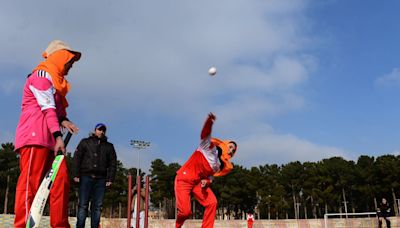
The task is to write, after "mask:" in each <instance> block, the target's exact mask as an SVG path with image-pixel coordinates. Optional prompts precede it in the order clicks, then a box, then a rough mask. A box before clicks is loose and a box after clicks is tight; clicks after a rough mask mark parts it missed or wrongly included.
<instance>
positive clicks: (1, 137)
mask: <svg viewBox="0 0 400 228" xmlns="http://www.w3.org/2000/svg"><path fill="white" fill-rule="evenodd" d="M14 137H15V135H14V132H9V131H0V143H6V142H14Z"/></svg>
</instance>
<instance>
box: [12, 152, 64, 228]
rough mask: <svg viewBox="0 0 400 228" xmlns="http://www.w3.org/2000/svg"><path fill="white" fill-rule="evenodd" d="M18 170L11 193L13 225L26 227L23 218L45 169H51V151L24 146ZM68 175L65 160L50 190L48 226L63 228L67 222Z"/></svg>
mask: <svg viewBox="0 0 400 228" xmlns="http://www.w3.org/2000/svg"><path fill="white" fill-rule="evenodd" d="M19 152H20V161H19V164H20V171H21V174H20V175H19V178H18V183H17V189H16V193H15V208H14V212H15V219H14V227H21V228H22V227H26V219H27V218H28V216H29V210H30V207H31V204H32V201H33V199H34V197H35V194H36V192H37V190H38V188H39V186H40V183H41V181H42V179H43V177H44V176H45V175H46V172H47V171H48V170H49V169H50V168H51V164H52V162H53V160H54V153H53V152H52V151H50V150H49V149H48V148H45V147H41V146H26V147H23V148H21V149H19ZM69 188H70V183H69V177H68V170H67V165H66V161H65V160H64V161H63V162H62V163H61V166H60V169H59V171H58V174H57V176H56V179H55V180H54V183H53V187H52V188H51V190H50V196H49V198H50V224H51V227H57V228H66V227H68V228H69V227H70V225H69V223H68V198H69Z"/></svg>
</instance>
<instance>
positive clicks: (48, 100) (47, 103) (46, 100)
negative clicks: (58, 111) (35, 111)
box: [29, 85, 56, 111]
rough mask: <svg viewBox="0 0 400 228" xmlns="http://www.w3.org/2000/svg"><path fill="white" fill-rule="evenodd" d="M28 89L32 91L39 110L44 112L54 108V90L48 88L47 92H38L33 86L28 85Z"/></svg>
mask: <svg viewBox="0 0 400 228" xmlns="http://www.w3.org/2000/svg"><path fill="white" fill-rule="evenodd" d="M29 89H30V90H31V91H32V93H33V95H34V96H35V98H36V100H37V102H38V104H39V106H40V109H41V110H42V111H43V110H46V109H49V108H53V109H55V108H56V103H55V100H54V88H53V87H50V88H48V89H47V90H39V89H36V88H35V87H34V86H32V85H30V86H29Z"/></svg>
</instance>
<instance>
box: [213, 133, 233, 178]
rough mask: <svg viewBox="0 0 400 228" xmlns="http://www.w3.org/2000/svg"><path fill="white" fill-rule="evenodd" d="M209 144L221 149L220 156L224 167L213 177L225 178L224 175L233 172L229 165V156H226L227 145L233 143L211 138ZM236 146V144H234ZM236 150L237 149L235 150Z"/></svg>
mask: <svg viewBox="0 0 400 228" xmlns="http://www.w3.org/2000/svg"><path fill="white" fill-rule="evenodd" d="M211 142H212V143H213V144H214V145H215V146H217V147H219V148H221V150H222V154H221V161H222V162H223V163H224V167H223V168H222V170H220V171H218V172H216V173H215V174H214V176H215V177H220V176H225V175H226V174H228V173H230V172H231V171H232V170H233V164H232V163H231V161H230V160H231V158H232V157H231V156H230V155H229V154H228V152H229V143H231V142H234V141H232V140H224V141H222V140H220V139H217V138H212V139H211ZM235 144H236V143H235ZM236 150H237V148H236Z"/></svg>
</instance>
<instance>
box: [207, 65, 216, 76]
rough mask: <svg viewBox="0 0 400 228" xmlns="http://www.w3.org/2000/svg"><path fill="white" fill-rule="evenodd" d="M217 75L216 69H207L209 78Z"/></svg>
mask: <svg viewBox="0 0 400 228" xmlns="http://www.w3.org/2000/svg"><path fill="white" fill-rule="evenodd" d="M216 73H217V68H215V67H210V69H208V74H209V75H211V76H214V75H215V74H216Z"/></svg>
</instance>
